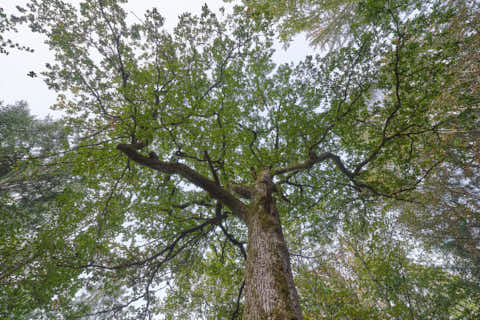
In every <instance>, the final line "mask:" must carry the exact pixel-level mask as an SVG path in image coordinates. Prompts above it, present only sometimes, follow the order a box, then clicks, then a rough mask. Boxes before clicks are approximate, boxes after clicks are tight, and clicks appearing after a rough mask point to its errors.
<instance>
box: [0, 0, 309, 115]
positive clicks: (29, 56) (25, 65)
mask: <svg viewBox="0 0 480 320" xmlns="http://www.w3.org/2000/svg"><path fill="white" fill-rule="evenodd" d="M26 2H27V0H0V7H2V8H4V9H5V11H6V12H7V14H8V13H12V12H15V9H14V8H15V6H16V5H22V4H25V3H26ZM71 2H73V3H75V2H80V1H79V0H72V1H71ZM205 3H206V4H207V5H208V7H209V8H210V9H212V10H214V11H218V9H219V8H220V7H222V6H224V7H226V8H228V7H229V6H227V4H225V3H224V2H223V1H222V0H130V2H129V4H128V6H127V10H128V11H132V12H134V13H135V14H136V15H137V16H139V17H141V16H143V13H144V12H145V10H146V9H150V8H153V7H156V8H157V9H158V10H159V12H160V13H161V14H162V15H163V16H164V17H165V18H166V26H167V27H168V28H172V27H173V26H175V25H176V23H177V21H178V16H179V15H180V14H181V13H183V12H186V11H189V12H194V13H198V12H200V9H201V7H202V5H203V4H205ZM10 37H11V38H12V39H14V40H15V41H16V42H19V43H21V44H25V45H28V46H30V47H32V48H34V49H35V52H34V53H25V52H18V51H12V52H11V53H10V55H8V56H6V55H0V70H1V73H0V100H3V102H4V103H5V104H10V103H13V102H15V101H18V100H25V101H27V102H28V104H29V106H30V108H31V111H32V113H33V114H35V115H37V116H39V117H44V116H46V115H52V116H53V117H55V111H52V110H50V109H49V107H50V106H51V105H52V104H54V103H55V101H56V93H55V92H53V91H49V90H48V89H47V87H46V85H45V84H44V83H43V80H42V79H41V77H37V78H30V77H28V76H27V73H28V72H29V71H36V72H37V73H38V72H40V71H42V70H43V69H44V65H45V63H46V62H48V61H51V59H52V55H51V54H50V53H49V51H48V48H47V46H45V45H44V44H43V39H41V38H40V37H39V35H38V34H32V33H31V32H29V31H28V30H27V29H26V28H25V29H21V30H20V32H19V33H16V34H12V35H10ZM277 47H278V51H277V53H276V54H275V56H274V59H275V60H276V61H277V62H278V63H282V62H289V61H291V60H294V61H298V60H301V59H303V57H305V55H306V54H307V53H309V54H312V53H313V50H312V49H310V48H309V47H308V45H307V43H306V41H305V39H304V38H303V37H299V38H298V39H297V40H296V41H294V42H293V44H292V45H291V46H290V48H289V49H288V50H287V51H285V50H283V49H282V46H281V45H280V44H278V46H277Z"/></svg>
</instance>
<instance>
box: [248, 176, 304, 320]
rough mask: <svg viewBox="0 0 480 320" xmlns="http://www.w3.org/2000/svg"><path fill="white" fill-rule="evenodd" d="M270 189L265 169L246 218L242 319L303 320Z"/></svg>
mask: <svg viewBox="0 0 480 320" xmlns="http://www.w3.org/2000/svg"><path fill="white" fill-rule="evenodd" d="M273 188H274V185H273V182H272V177H271V174H270V172H269V170H264V171H262V172H260V174H258V178H257V183H256V185H255V190H254V193H253V197H252V200H253V201H252V204H251V205H250V207H249V210H248V214H247V217H246V220H247V225H248V254H247V268H246V271H245V282H246V290H245V299H246V303H245V313H244V320H303V316H302V312H301V309H300V303H299V299H298V294H297V290H296V288H295V284H294V282H293V276H292V269H291V266H290V257H289V254H288V249H287V245H286V243H285V238H284V237H283V232H282V227H281V224H280V218H279V215H278V211H277V209H276V206H275V200H274V198H273V197H272V192H273Z"/></svg>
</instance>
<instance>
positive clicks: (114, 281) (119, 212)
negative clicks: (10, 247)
mask: <svg viewBox="0 0 480 320" xmlns="http://www.w3.org/2000/svg"><path fill="white" fill-rule="evenodd" d="M123 2H124V1H113V0H98V1H94V0H88V1H83V2H82V3H81V4H80V6H79V9H78V10H77V8H76V7H74V6H72V5H69V4H68V3H65V2H63V1H60V0H55V1H53V0H44V1H32V3H31V4H30V6H29V10H30V11H31V12H32V13H31V14H32V15H33V18H32V19H31V20H30V21H31V24H30V26H31V27H32V28H33V29H34V30H36V31H39V32H42V33H44V34H46V35H47V36H48V39H49V40H48V44H49V45H50V47H51V49H52V50H53V51H54V52H55V61H54V62H52V63H50V64H48V65H47V66H46V70H45V71H44V73H43V75H44V76H45V77H46V79H47V84H48V85H49V87H50V88H51V89H54V90H57V91H58V92H59V99H58V103H57V105H56V107H57V108H58V109H61V110H64V111H65V112H66V113H67V117H66V119H65V121H66V123H67V126H68V128H69V130H71V131H72V132H75V133H76V134H77V135H79V138H78V140H77V142H76V145H75V147H74V148H73V149H72V150H71V152H67V153H65V154H61V155H57V156H52V157H51V158H50V159H49V161H51V163H56V164H60V163H72V164H73V168H72V171H71V174H72V175H73V176H75V177H77V179H79V180H80V181H81V185H82V187H81V188H78V189H76V188H67V190H64V192H63V193H62V195H61V196H60V197H58V198H57V204H56V205H57V206H58V209H57V210H54V211H53V214H54V216H53V217H52V218H50V220H49V221H54V222H55V223H54V224H53V225H51V226H50V227H49V229H48V230H49V233H48V241H46V242H45V243H42V242H38V241H36V242H34V243H40V244H39V245H38V246H39V248H44V247H48V248H50V249H51V251H50V252H51V254H50V256H49V257H50V258H51V259H50V260H49V261H42V262H39V263H38V264H37V265H38V266H40V267H42V268H43V267H49V268H51V269H49V270H52V272H50V273H48V274H47V276H46V279H53V280H52V281H53V282H51V283H52V288H53V287H54V285H55V284H58V283H66V284H68V283H69V282H68V281H67V280H66V279H67V277H68V279H75V280H76V281H78V282H76V283H75V282H74V284H75V285H81V286H82V288H83V289H82V290H80V291H78V292H77V293H76V294H75V291H74V290H72V291H69V290H67V289H72V288H74V287H68V288H66V289H65V290H63V291H61V290H59V291H58V292H57V295H58V297H53V296H52V292H51V291H47V290H44V292H46V293H45V297H48V299H50V300H48V299H44V300H43V301H40V302H39V303H37V305H38V306H40V305H42V303H43V305H45V304H46V303H47V300H48V302H49V303H51V301H55V307H57V306H58V309H57V311H58V313H59V314H63V315H65V316H66V317H68V316H70V315H71V316H73V315H75V316H78V315H82V316H85V317H88V315H90V316H91V318H92V319H93V318H95V319H103V318H105V319H107V318H111V317H112V316H113V317H115V318H118V319H128V318H135V319H138V318H150V317H154V316H155V315H159V314H162V315H165V316H166V317H167V318H170V319H186V318H189V317H190V318H198V319H202V318H203V319H235V318H240V317H241V314H242V291H243V288H244V285H243V278H242V276H243V273H242V269H243V265H244V260H245V257H246V255H245V248H244V245H245V244H246V241H247V238H248V230H247V228H246V226H245V225H244V224H243V223H242V221H241V220H240V219H239V218H238V217H237V216H235V212H232V211H233V210H231V208H230V207H228V206H226V205H225V203H224V202H222V201H221V200H222V199H221V197H220V196H212V194H211V193H209V192H207V191H208V190H206V189H208V188H207V187H205V188H202V187H201V186H202V183H200V182H204V181H208V183H210V185H215V186H216V187H215V188H216V189H215V190H218V189H219V188H221V190H224V191H225V193H226V194H228V195H230V194H233V195H235V197H237V199H242V194H243V195H244V194H245V192H243V191H244V190H245V189H244V188H242V186H244V185H249V184H252V183H254V182H255V177H254V176H253V175H252V171H254V172H256V171H258V169H259V168H264V167H269V168H270V169H271V170H272V172H273V173H274V176H275V180H274V181H275V184H276V189H277V193H276V195H275V197H276V198H277V201H278V204H277V205H278V210H279V212H280V214H281V219H282V224H283V225H282V228H283V232H284V233H285V237H286V239H287V241H288V244H289V248H290V250H291V251H292V253H293V256H295V257H301V256H303V255H308V256H310V255H311V254H314V253H316V252H322V253H324V252H326V253H325V254H324V255H323V258H322V259H318V258H315V259H308V261H309V262H308V263H302V261H301V259H293V261H292V262H293V264H294V270H295V272H296V275H297V280H298V286H299V291H300V292H301V295H302V302H303V305H304V313H305V317H306V318H307V319H317V318H320V319H321V318H322V317H327V316H330V317H336V318H338V319H349V318H355V319H375V318H377V319H385V318H394V319H395V318H396V319H415V318H427V319H428V318H429V317H432V316H433V315H438V316H439V317H441V316H447V315H448V316H452V317H458V318H461V317H466V318H467V319H468V317H471V318H472V319H473V318H474V315H472V314H474V313H475V312H478V310H476V309H475V307H474V306H475V303H476V302H477V301H478V286H475V283H474V282H472V281H471V279H467V277H465V275H464V274H454V273H451V272H446V271H445V270H441V269H440V268H438V267H435V266H432V265H428V264H426V263H419V262H418V261H415V257H414V256H412V255H410V254H409V250H411V249H412V248H413V246H411V245H410V244H409V243H408V240H411V238H409V237H406V236H405V237H404V238H401V239H400V240H402V241H400V240H399V239H398V238H396V239H393V238H392V237H391V234H392V230H398V229H395V228H398V227H399V226H398V220H394V222H393V223H387V222H385V220H384V219H385V217H390V216H393V217H395V219H396V218H397V217H398V215H400V213H399V211H397V210H400V209H404V208H411V207H415V206H417V205H419V203H420V204H421V205H423V204H425V203H427V204H429V205H433V202H430V200H426V202H422V201H421V200H423V198H420V197H424V198H425V199H429V197H428V196H426V195H425V193H423V195H425V196H423V195H422V191H425V190H426V189H427V186H428V185H429V184H432V182H431V181H438V180H435V179H437V178H439V177H441V174H440V173H441V170H442V169H445V168H449V166H450V167H453V168H456V166H457V165H458V164H457V163H455V162H454V161H453V160H452V159H454V158H455V157H454V158H452V155H451V154H448V153H447V152H445V151H446V150H452V149H451V146H452V144H453V145H454V146H455V148H456V149H454V150H455V151H454V153H455V152H458V153H459V154H460V155H461V157H464V156H467V158H468V155H469V153H468V152H466V151H465V150H467V151H468V150H473V149H471V148H472V145H471V143H470V138H467V139H465V140H462V139H456V138H449V134H448V133H449V132H451V131H452V130H457V129H458V127H459V126H461V128H462V129H465V128H468V129H471V128H473V127H474V124H476V123H477V121H478V120H477V119H478V118H477V110H478V103H479V101H478V91H476V88H478V78H475V77H473V78H472V77H469V76H466V75H465V74H462V73H461V72H460V71H459V70H461V69H463V67H465V66H469V67H470V68H472V69H473V70H476V69H475V68H476V65H475V64H472V63H470V60H469V59H467V58H466V56H469V57H477V55H476V51H475V50H474V48H475V46H474V43H477V42H476V41H478V37H476V34H474V33H473V32H472V29H471V28H472V27H471V26H473V25H474V24H473V23H472V24H471V26H470V27H466V29H465V30H464V32H463V33H462V34H463V36H462V37H460V38H456V37H452V36H451V35H450V30H451V29H449V28H460V29H462V28H464V27H465V26H467V25H468V23H465V24H462V23H460V21H459V20H458V19H456V17H458V15H457V13H459V12H462V13H465V12H467V13H468V12H469V11H468V10H467V11H461V10H460V9H462V8H463V9H465V8H467V9H468V8H470V7H468V6H467V7H465V6H463V7H462V6H457V4H459V3H460V2H455V1H453V2H448V3H447V4H445V2H444V1H431V2H426V1H406V0H405V1H395V2H392V1H327V2H325V1H322V2H316V1H288V2H284V3H285V5H284V6H278V7H276V8H277V9H275V10H278V11H272V10H273V6H272V4H275V3H278V2H276V1H270V2H268V1H264V2H262V3H263V5H262V6H260V7H257V6H255V3H254V1H251V2H248V4H249V5H250V7H249V9H244V8H241V7H237V8H236V9H235V12H234V13H232V14H231V15H226V14H225V13H224V12H221V13H220V14H219V16H217V15H215V14H213V13H212V12H210V11H209V9H208V8H207V7H206V6H204V7H203V10H202V13H201V15H200V16H194V15H191V14H184V15H182V16H181V18H180V22H179V24H178V25H177V27H176V28H175V30H174V31H173V32H172V33H168V32H167V31H165V30H164V29H163V28H162V26H163V18H162V17H161V16H160V14H159V13H158V11H157V10H155V9H152V10H150V11H147V13H146V14H145V16H144V17H143V18H142V19H137V20H138V22H137V20H136V22H135V23H131V24H129V23H127V21H129V20H128V19H127V14H126V12H125V11H124V10H123V9H122V7H121V4H122V3H123ZM282 3H283V2H282ZM287 4H288V5H287ZM269 5H270V6H269ZM292 5H297V6H298V7H295V8H296V9H295V10H293V9H291V7H290V6H292ZM297 9H298V10H297ZM300 9H301V10H300ZM307 9H308V10H307ZM339 9H341V10H339ZM463 9H462V10H463ZM292 10H293V11H294V12H295V15H293V18H292V19H293V20H288V19H290V16H289V15H288V14H290V13H291V12H293V11H292ZM471 12H473V13H475V12H476V11H474V10H473V11H471ZM471 12H470V13H471ZM285 13H287V16H286V19H287V24H286V25H285V26H286V29H285V30H286V31H285V32H286V33H285V34H287V35H291V34H292V33H294V32H297V31H299V30H313V32H312V34H315V35H318V41H325V37H327V35H332V34H333V35H335V36H336V37H337V38H339V39H343V40H344V41H340V42H337V46H336V47H332V48H331V49H330V50H329V51H328V52H325V53H324V54H323V55H318V56H315V57H306V59H305V60H304V61H302V62H300V63H298V64H296V65H294V64H284V65H280V66H276V65H275V64H274V62H273V61H272V60H271V56H272V53H273V49H272V46H273V38H274V36H275V34H274V30H273V28H272V26H271V20H270V18H275V17H277V18H279V17H280V18H281V17H283V15H284V14H285ZM467 13H465V14H467ZM306 14H307V15H306ZM310 15H311V16H310ZM467 16H468V17H469V18H467V19H464V21H467V22H472V21H476V20H475V18H472V19H470V18H471V17H472V16H471V15H470V14H467ZM252 17H253V19H252ZM318 17H322V20H321V21H325V25H322V26H319V27H318V28H320V29H315V28H317V25H316V23H317V21H318ZM323 18H325V19H323ZM469 28H470V29H469ZM460 29H456V30H460ZM462 30H463V29H462ZM473 30H474V29H473ZM332 39H333V38H332ZM433 62H434V63H433ZM470 88H471V90H469V89H470ZM446 98H449V99H446ZM450 101H455V103H450ZM125 146H129V147H130V148H133V146H136V147H137V149H136V150H133V151H132V150H131V149H129V150H130V153H129V155H130V158H129V159H127V158H125V157H124V155H123V154H122V153H121V152H120V151H119V150H118V149H120V150H122V148H123V150H122V151H124V150H127V149H126V147H125ZM442 150H443V152H442ZM127 151H128V150H127ZM132 155H134V156H132ZM470 155H475V152H473V153H470ZM139 159H140V160H141V161H139ZM464 160H466V159H464ZM136 162H137V163H136ZM138 163H140V164H144V165H143V166H139V165H138ZM159 163H161V165H162V166H164V167H166V168H175V170H176V171H175V170H173V169H171V171H170V172H165V171H163V172H162V171H160V170H156V171H155V170H151V169H152V167H153V169H155V168H154V166H153V164H157V165H158V164H159ZM146 164H152V166H151V167H150V168H149V167H148V166H147V165H146ZM177 168H181V170H180V169H178V170H177ZM182 170H183V171H182ZM166 171H168V170H166ZM205 177H206V178H207V180H205V179H203V178H205ZM202 179H203V180H202ZM429 179H434V180H429ZM198 181H200V182H198ZM238 190H243V191H238ZM225 193H223V194H222V195H224V194H225ZM473 193H475V194H478V191H476V190H475V191H474V192H473ZM441 200H444V199H441ZM241 201H244V200H241ZM462 201H463V200H462ZM410 206H411V207H410ZM399 208H400V209H399ZM469 209H471V210H472V212H474V213H475V210H476V209H475V208H473V207H472V206H470V207H469ZM405 212H407V211H404V212H403V213H405ZM411 212H415V214H416V212H417V211H411ZM427 212H428V210H425V211H424V212H423V214H427ZM421 214H422V213H419V216H421ZM403 217H405V215H404V216H403ZM405 219H406V218H405ZM444 221H445V219H441V222H444ZM466 221H467V220H466ZM469 222H470V220H468V221H467V223H469ZM407 224H408V223H407ZM328 250H330V253H331V252H335V254H328ZM425 252H427V251H425ZM57 280H58V281H59V282H56V281H57ZM49 281H50V280H49ZM62 281H65V282H62ZM32 283H34V284H38V282H36V281H32ZM40 286H41V288H42V290H43V289H44V287H43V286H44V284H40ZM72 286H73V285H72ZM47 288H49V287H48V286H47ZM372 293H374V295H371V294H372ZM57 301H58V302H57ZM472 306H473V307H472ZM49 308H50V307H47V309H49ZM61 308H65V309H61ZM50 309H52V308H50ZM47 311H48V310H47ZM39 312H40V311H39ZM468 312H471V314H468Z"/></svg>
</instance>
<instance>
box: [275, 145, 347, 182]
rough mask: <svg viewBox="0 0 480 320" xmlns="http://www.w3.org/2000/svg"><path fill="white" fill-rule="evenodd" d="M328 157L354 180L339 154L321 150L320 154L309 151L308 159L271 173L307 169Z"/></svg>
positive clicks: (276, 173)
mask: <svg viewBox="0 0 480 320" xmlns="http://www.w3.org/2000/svg"><path fill="white" fill-rule="evenodd" d="M329 159H330V160H333V162H335V164H336V166H337V168H338V169H339V170H340V171H342V172H343V173H344V174H345V175H346V176H347V177H348V178H349V179H350V180H352V181H353V180H354V177H355V175H354V174H353V173H352V172H351V171H350V170H348V169H347V168H346V167H345V165H344V164H343V161H342V160H341V159H340V157H339V156H337V155H335V154H333V153H331V152H322V153H321V154H320V155H316V154H315V153H313V152H311V153H310V154H309V159H308V160H307V161H305V162H302V163H299V164H296V165H293V166H291V167H288V168H282V169H278V170H276V171H275V172H273V175H274V176H276V175H279V174H283V173H288V172H298V171H303V170H308V169H311V168H312V167H313V166H314V165H316V164H317V163H320V162H323V161H325V160H329Z"/></svg>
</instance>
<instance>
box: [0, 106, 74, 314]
mask: <svg viewBox="0 0 480 320" xmlns="http://www.w3.org/2000/svg"><path fill="white" fill-rule="evenodd" d="M64 148H68V140H67V133H66V131H65V128H64V127H63V125H62V123H61V122H59V121H53V120H51V119H45V120H38V119H36V118H34V117H33V116H32V115H30V112H29V109H28V106H27V104H26V103H25V102H23V101H20V102H17V103H15V104H13V105H4V104H3V103H1V104H0V216H1V217H2V224H1V226H0V260H1V263H0V306H1V308H0V314H1V316H2V318H4V319H23V317H24V316H26V315H28V314H29V313H30V312H32V310H34V309H36V308H37V307H38V306H41V307H42V308H43V309H45V310H49V309H51V306H49V304H50V299H51V297H52V296H53V295H54V294H56V293H58V292H60V291H62V290H69V289H71V288H69V287H70V281H69V278H70V277H71V276H72V274H71V272H62V271H58V270H54V269H53V268H52V264H51V262H50V261H49V259H50V253H51V251H52V250H54V248H52V247H51V246H50V244H49V237H50V235H51V232H52V229H53V226H54V225H55V220H56V214H57V212H56V210H57V207H56V205H55V202H56V198H57V197H58V196H60V195H61V194H62V192H63V190H64V189H65V188H66V186H67V183H70V185H72V182H73V181H74V180H72V179H71V178H70V176H69V173H68V171H67V167H66V166H62V168H60V167H58V166H56V165H52V164H51V162H50V161H49V160H48V158H49V157H51V155H52V154H54V153H56V152H59V151H61V150H63V149H64ZM74 291H76V289H75V290H74Z"/></svg>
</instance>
